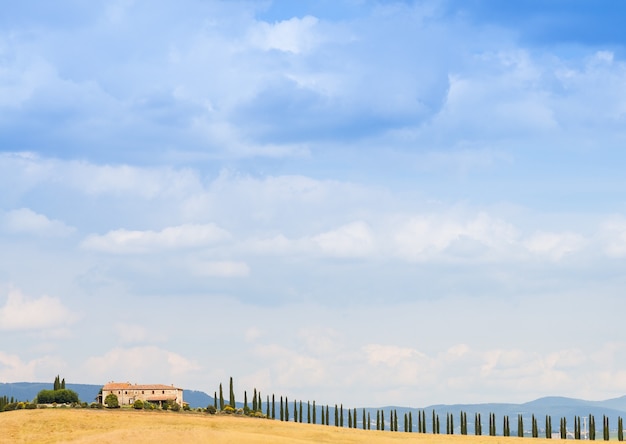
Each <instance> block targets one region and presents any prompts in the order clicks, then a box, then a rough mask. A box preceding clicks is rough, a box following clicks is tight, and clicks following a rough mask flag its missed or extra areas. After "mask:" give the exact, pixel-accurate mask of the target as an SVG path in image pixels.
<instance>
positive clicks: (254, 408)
mask: <svg viewBox="0 0 626 444" xmlns="http://www.w3.org/2000/svg"><path fill="white" fill-rule="evenodd" d="M257 410H258V405H257V400H256V387H255V389H254V392H252V411H253V412H256V411H257Z"/></svg>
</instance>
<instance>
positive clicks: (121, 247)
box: [81, 224, 230, 254]
mask: <svg viewBox="0 0 626 444" xmlns="http://www.w3.org/2000/svg"><path fill="white" fill-rule="evenodd" d="M229 237H230V234H229V233H228V232H227V231H226V230H224V229H222V228H220V227H218V226H217V225H215V224H204V225H198V224H184V225H179V226H175V227H167V228H164V229H163V230H161V231H151V230H147V231H139V230H134V231H131V230H125V229H120V230H114V231H110V232H108V233H107V234H105V235H97V234H92V235H90V236H88V237H87V238H86V239H85V240H84V241H83V242H82V244H81V245H82V247H83V248H85V249H88V250H96V251H102V252H106V253H118V254H133V253H148V252H152V251H159V250H171V249H179V248H199V247H206V246H209V245H213V244H215V243H218V242H221V241H224V240H226V239H228V238H229Z"/></svg>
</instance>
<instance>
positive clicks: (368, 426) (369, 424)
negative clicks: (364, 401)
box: [367, 412, 372, 430]
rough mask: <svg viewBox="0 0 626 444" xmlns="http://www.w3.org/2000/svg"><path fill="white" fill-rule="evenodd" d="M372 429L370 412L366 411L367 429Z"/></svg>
mask: <svg viewBox="0 0 626 444" xmlns="http://www.w3.org/2000/svg"><path fill="white" fill-rule="evenodd" d="M371 429H372V423H371V421H370V412H367V430H371Z"/></svg>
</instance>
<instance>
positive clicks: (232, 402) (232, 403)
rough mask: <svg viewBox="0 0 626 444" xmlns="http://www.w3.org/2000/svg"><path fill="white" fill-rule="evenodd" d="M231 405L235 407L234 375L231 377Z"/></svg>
mask: <svg viewBox="0 0 626 444" xmlns="http://www.w3.org/2000/svg"><path fill="white" fill-rule="evenodd" d="M230 406H231V407H232V408H235V390H234V389H233V377H232V376H231V377H230Z"/></svg>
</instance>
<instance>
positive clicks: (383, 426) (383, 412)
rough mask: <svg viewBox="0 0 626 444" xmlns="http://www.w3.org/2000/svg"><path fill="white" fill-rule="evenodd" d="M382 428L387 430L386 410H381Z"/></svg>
mask: <svg viewBox="0 0 626 444" xmlns="http://www.w3.org/2000/svg"><path fill="white" fill-rule="evenodd" d="M380 430H385V411H384V410H381V411H380Z"/></svg>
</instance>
